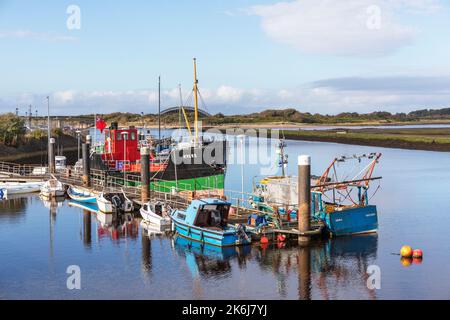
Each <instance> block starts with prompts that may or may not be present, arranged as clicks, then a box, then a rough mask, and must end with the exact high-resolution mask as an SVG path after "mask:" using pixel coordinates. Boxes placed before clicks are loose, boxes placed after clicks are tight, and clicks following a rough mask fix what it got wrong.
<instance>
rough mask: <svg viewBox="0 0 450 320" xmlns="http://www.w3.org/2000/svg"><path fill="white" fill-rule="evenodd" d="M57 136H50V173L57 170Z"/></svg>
mask: <svg viewBox="0 0 450 320" xmlns="http://www.w3.org/2000/svg"><path fill="white" fill-rule="evenodd" d="M55 144H56V140H55V138H50V140H49V143H48V171H49V173H55V172H56V168H55V167H56V164H55Z"/></svg>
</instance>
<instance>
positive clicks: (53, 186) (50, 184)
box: [41, 179, 66, 198]
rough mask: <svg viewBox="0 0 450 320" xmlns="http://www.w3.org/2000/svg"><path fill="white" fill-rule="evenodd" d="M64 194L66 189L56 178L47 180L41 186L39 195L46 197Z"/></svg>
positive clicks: (56, 196)
mask: <svg viewBox="0 0 450 320" xmlns="http://www.w3.org/2000/svg"><path fill="white" fill-rule="evenodd" d="M65 194H66V189H65V188H64V184H63V183H62V182H61V181H58V180H57V179H51V180H48V181H47V182H46V183H45V184H44V185H43V186H42V187H41V195H42V196H43V197H46V198H58V197H64V195H65Z"/></svg>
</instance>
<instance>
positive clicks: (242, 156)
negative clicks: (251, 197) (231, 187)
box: [238, 134, 245, 206]
mask: <svg viewBox="0 0 450 320" xmlns="http://www.w3.org/2000/svg"><path fill="white" fill-rule="evenodd" d="M238 138H239V140H240V142H241V188H242V206H243V205H244V200H245V199H244V164H245V144H244V143H245V135H243V134H242V135H239V136H238Z"/></svg>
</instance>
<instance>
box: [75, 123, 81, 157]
mask: <svg viewBox="0 0 450 320" xmlns="http://www.w3.org/2000/svg"><path fill="white" fill-rule="evenodd" d="M76 134H77V138H78V158H77V161H78V160H80V143H81V142H80V138H81V131H80V130H77V131H76Z"/></svg>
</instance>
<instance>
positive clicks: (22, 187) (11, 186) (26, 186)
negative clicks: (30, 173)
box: [0, 181, 44, 198]
mask: <svg viewBox="0 0 450 320" xmlns="http://www.w3.org/2000/svg"><path fill="white" fill-rule="evenodd" d="M43 184H44V182H42V181H37V182H5V183H0V190H1V192H0V194H3V197H2V198H7V197H8V195H15V194H28V193H34V192H39V190H40V189H41V187H42V185H43Z"/></svg>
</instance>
